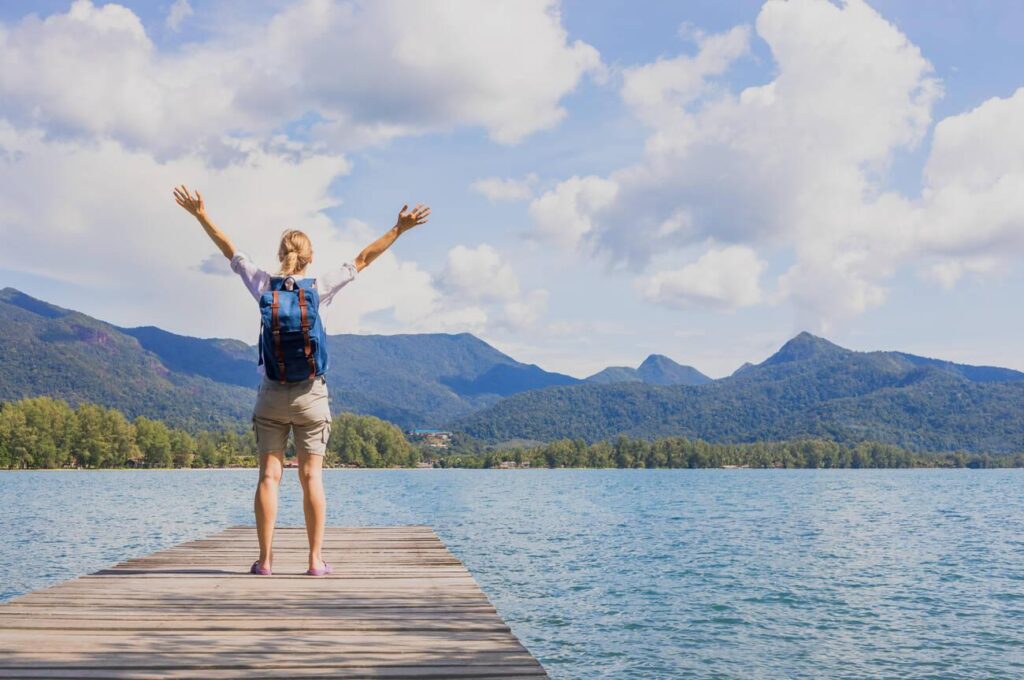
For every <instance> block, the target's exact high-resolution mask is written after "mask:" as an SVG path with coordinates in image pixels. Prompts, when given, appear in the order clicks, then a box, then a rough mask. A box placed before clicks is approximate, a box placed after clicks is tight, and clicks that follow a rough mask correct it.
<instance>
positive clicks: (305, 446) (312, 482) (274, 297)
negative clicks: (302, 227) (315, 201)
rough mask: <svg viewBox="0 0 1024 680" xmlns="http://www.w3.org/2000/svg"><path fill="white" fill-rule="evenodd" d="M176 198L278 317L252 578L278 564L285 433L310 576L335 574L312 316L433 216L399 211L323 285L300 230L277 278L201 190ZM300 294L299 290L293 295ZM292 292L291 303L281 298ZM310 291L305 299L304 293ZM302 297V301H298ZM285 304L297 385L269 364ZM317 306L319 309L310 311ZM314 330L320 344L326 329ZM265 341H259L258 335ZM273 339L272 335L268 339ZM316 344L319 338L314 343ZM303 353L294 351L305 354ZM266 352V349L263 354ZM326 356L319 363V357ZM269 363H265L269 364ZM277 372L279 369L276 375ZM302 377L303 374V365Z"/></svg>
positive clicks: (286, 237) (320, 366)
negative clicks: (244, 248) (297, 327)
mask: <svg viewBox="0 0 1024 680" xmlns="http://www.w3.org/2000/svg"><path fill="white" fill-rule="evenodd" d="M174 198H175V200H176V201H177V202H178V205H180V206H181V207H182V208H184V209H185V210H187V211H188V212H189V213H191V214H192V215H193V216H194V217H195V218H196V219H197V220H199V224H201V225H202V227H203V229H204V230H205V231H206V234H207V235H208V236H209V237H210V239H212V240H213V242H214V244H215V245H216V246H217V248H219V249H220V252H222V253H223V254H224V257H226V258H228V259H229V260H230V261H231V269H232V271H234V272H235V273H237V274H238V275H239V276H240V277H241V278H242V281H243V282H244V283H245V285H246V287H247V288H248V289H249V292H250V293H252V295H253V297H255V298H256V300H257V301H258V302H260V305H261V310H269V309H270V308H273V312H272V313H273V317H271V316H270V312H269V311H267V312H266V314H265V316H264V319H265V324H264V325H265V326H266V325H267V321H269V319H270V318H273V320H274V323H275V327H274V329H273V333H274V334H275V336H274V337H275V339H276V340H277V341H278V345H277V347H275V346H274V345H273V344H272V343H270V342H269V341H268V344H266V345H265V344H264V343H263V337H261V344H260V348H261V353H260V356H261V361H260V365H259V369H260V372H261V373H262V374H263V378H262V380H261V383H260V389H259V395H258V396H257V398H256V406H255V408H254V409H253V429H254V430H255V432H256V441H257V445H258V449H259V454H260V477H259V483H258V484H257V486H256V499H255V503H254V510H255V513H256V534H257V536H258V538H259V544H260V556H259V559H257V560H256V561H255V562H253V564H252V567H251V568H250V569H249V571H250V572H251V573H253V574H262V575H269V574H270V573H271V565H272V563H273V559H274V553H273V550H272V544H273V536H274V521H275V519H276V517H277V490H278V487H279V485H280V482H281V472H282V470H283V468H284V450H285V446H286V444H287V441H288V433H289V431H292V433H293V435H294V442H295V452H296V455H297V456H298V460H299V480H300V481H301V483H302V494H303V501H302V506H303V511H304V512H305V516H306V533H307V535H308V538H309V569H308V570H307V571H306V573H307V574H308V575H310V576H322V575H324V574H329V573H331V566H330V565H329V564H328V563H327V562H325V561H324V559H323V557H322V556H321V554H320V552H321V548H322V546H323V537H324V516H325V514H326V503H325V501H324V488H323V478H322V476H321V471H322V466H323V456H324V453H325V451H326V449H327V439H328V436H329V435H330V427H331V412H330V406H329V404H328V397H327V382H326V378H325V377H324V376H323V374H322V371H323V370H326V347H325V346H324V345H323V344H322V343H315V344H316V345H317V348H316V351H315V352H313V353H311V351H310V335H309V324H308V323H307V316H306V315H307V313H308V314H309V315H310V317H311V318H312V319H314V324H316V323H319V321H318V319H319V313H318V312H319V308H320V307H323V306H325V305H329V304H330V303H331V300H333V299H334V296H335V294H336V293H337V292H338V291H339V290H340V289H341V288H342V287H343V286H345V285H346V284H347V283H349V282H350V281H352V280H353V279H355V277H356V274H357V273H358V272H360V271H361V270H362V269H363V268H365V267H366V266H367V265H368V264H370V263H371V262H373V260H374V259H375V258H376V257H377V256H378V255H380V254H381V253H383V252H384V251H385V250H387V249H388V247H389V246H390V245H391V244H392V243H394V242H395V239H397V238H398V237H399V236H400V235H402V234H403V233H405V232H406V231H408V230H409V229H412V228H413V227H415V226H417V225H420V224H423V223H425V222H426V221H427V216H428V215H430V208H428V207H426V206H423V205H417V206H416V207H415V208H413V209H412V210H409V206H408V205H405V206H402V210H401V211H399V213H398V221H397V222H396V224H395V226H394V227H392V228H391V229H390V230H388V232H387V233H386V234H384V235H383V236H381V237H380V238H378V239H377V240H376V241H374V242H373V243H371V244H370V245H368V246H367V247H366V248H364V249H363V251H362V252H361V253H359V255H357V256H356V259H355V260H354V261H352V262H345V263H342V265H341V266H340V267H339V268H337V269H335V270H334V271H330V272H328V273H327V274H325V275H324V276H322V277H320V278H318V279H308V278H306V267H308V266H309V265H310V264H312V262H313V248H312V244H311V243H310V241H309V237H307V236H306V235H305V234H304V233H302V232H301V231H297V230H294V229H290V230H288V231H285V232H284V234H283V235H282V236H281V243H280V246H279V247H278V251H277V256H278V259H279V260H280V261H281V266H280V270H279V272H278V274H277V275H276V276H272V275H270V274H268V273H267V272H266V271H264V270H262V269H260V268H259V267H257V266H256V265H255V264H254V263H253V262H252V261H251V260H250V259H249V258H248V257H246V255H245V254H244V253H241V252H239V251H237V250H235V247H234V245H232V243H231V241H229V240H228V238H227V236H225V235H224V233H223V232H222V231H221V230H220V229H218V228H217V227H216V225H214V224H213V222H211V221H210V218H209V217H208V216H207V214H206V208H205V206H204V204H203V197H202V196H201V195H200V194H199V192H198V191H196V192H195V196H193V195H192V193H191V192H190V191H189V189H188V187H186V186H185V185H182V186H180V187H177V188H175V189H174ZM296 289H297V290H296ZM285 290H287V291H290V294H291V295H290V296H289V295H288V294H286V293H285V292H284V291H285ZM306 291H308V292H306ZM296 294H297V298H296V297H295V295H296ZM279 297H281V298H282V299H283V298H285V297H289V299H297V300H298V301H299V302H298V306H299V308H301V313H302V335H303V336H304V338H305V359H306V360H307V361H308V362H309V367H310V370H309V372H308V376H306V377H303V378H302V379H299V380H295V379H293V378H294V371H293V370H292V371H286V370H285V366H284V362H283V360H282V361H281V363H280V364H278V363H277V362H276V361H271V360H270V357H271V356H275V355H274V350H275V349H277V350H278V354H277V355H276V357H277V358H278V359H280V358H281V356H282V353H281V352H280V322H279V319H278V316H277V315H278V313H279V311H280V307H281V305H280V304H279ZM304 305H313V306H314V307H315V309H314V310H309V309H308V307H307V306H304ZM314 330H315V331H317V332H319V333H320V334H321V337H322V324H320V325H319V326H317V327H316V328H315V329H314ZM261 335H262V334H261ZM266 335H267V336H269V333H268V334H266ZM314 339H315V338H314ZM301 344H302V342H301V341H300V348H299V349H298V350H297V351H298V352H299V353H300V355H301V352H302V349H301ZM264 347H266V348H267V349H266V350H264ZM321 355H322V356H321ZM265 359H266V360H267V361H264V360H265ZM278 366H280V369H279V368H278ZM299 371H300V372H302V373H305V368H304V366H299Z"/></svg>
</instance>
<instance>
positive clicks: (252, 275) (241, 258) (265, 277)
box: [231, 251, 270, 300]
mask: <svg viewBox="0 0 1024 680" xmlns="http://www.w3.org/2000/svg"><path fill="white" fill-rule="evenodd" d="M231 271H233V272H235V273H236V274H238V275H239V276H240V277H242V283H244V284H245V287H246V288H248V289H249V292H250V293H252V296H253V297H254V298H256V299H257V300H259V299H260V295H262V294H263V292H264V291H266V290H267V289H268V288H270V274H268V273H267V272H265V271H263V270H262V269H260V268H259V267H257V266H256V263H255V262H253V261H252V260H250V259H249V257H248V256H247V255H246V254H245V253H243V252H241V251H239V252H236V253H235V256H234V257H232V258H231Z"/></svg>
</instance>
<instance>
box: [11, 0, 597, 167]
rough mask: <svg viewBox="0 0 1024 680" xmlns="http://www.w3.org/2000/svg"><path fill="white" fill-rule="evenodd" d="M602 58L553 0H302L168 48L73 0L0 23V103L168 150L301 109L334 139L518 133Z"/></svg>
mask: <svg viewBox="0 0 1024 680" xmlns="http://www.w3.org/2000/svg"><path fill="white" fill-rule="evenodd" d="M185 8H188V3H183V4H182V3H176V4H175V5H174V6H173V7H172V9H171V13H170V14H169V15H168V18H167V20H168V22H169V24H172V23H173V24H175V25H176V24H177V23H179V22H180V21H181V20H182V19H183V18H184V17H185V16H186V15H187V12H186V9H185ZM524 45H528V46H529V49H523V46H524ZM602 68H603V67H602V65H601V61H600V57H599V55H598V53H597V51H596V50H595V49H594V48H593V47H591V46H590V45H587V44H585V43H583V42H580V41H574V42H571V43H570V42H569V41H568V37H567V35H566V32H565V30H564V28H563V27H562V25H561V17H560V15H559V11H558V8H557V5H556V4H555V3H554V2H553V1H551V0H508V1H505V2H498V3H478V2H474V1H472V0H456V1H454V2H445V3H436V2H430V1H429V0H410V1H408V2H405V1H399V0H382V1H379V2H365V3H364V2H340V1H332V0H304V1H303V2H299V3H296V4H293V5H290V6H287V7H285V8H284V9H282V10H281V11H280V12H278V13H277V14H276V15H275V16H273V17H272V18H271V20H270V21H269V22H267V23H266V25H265V26H253V27H250V28H247V29H239V28H234V29H232V30H231V31H230V32H227V31H226V32H225V33H224V34H223V35H215V36H212V37H211V38H210V39H209V40H208V41H207V42H201V43H196V44H190V45H189V46H188V49H182V50H178V51H175V52H167V53H165V52H161V51H160V50H158V49H157V48H156V46H155V45H154V44H153V42H152V40H151V39H150V38H149V36H148V35H147V34H146V31H145V28H144V27H143V25H142V22H141V21H140V20H139V18H138V17H137V16H136V15H135V14H134V13H133V12H132V11H131V10H129V9H127V8H125V7H122V6H119V5H116V4H106V5H102V6H96V5H94V4H93V3H92V2H90V0H76V1H75V2H74V4H73V5H72V6H71V8H70V9H69V10H68V12H66V13H64V14H54V15H52V16H48V17H46V18H45V19H40V18H38V17H36V16H35V15H30V16H28V17H26V18H24V19H22V20H21V21H19V22H17V23H15V24H12V25H10V26H2V30H0V102H2V103H0V115H3V116H5V117H7V118H8V119H10V120H12V121H14V122H16V123H17V124H20V125H43V126H46V127H47V128H48V130H49V131H51V132H55V131H59V132H62V133H64V134H78V135H86V136H90V135H94V134H103V135H109V136H112V137H114V138H116V139H118V140H119V141H121V142H123V143H125V144H128V145H131V146H138V147H141V148H146V149H149V150H152V151H156V152H158V153H161V154H164V155H174V154H178V153H184V152H186V151H189V150H193V149H194V148H195V147H196V145H197V144H202V143H204V142H206V141H207V140H208V139H209V138H211V137H219V136H221V135H222V134H224V133H225V131H228V130H232V131H241V132H242V133H243V134H253V135H266V134H268V133H270V132H272V131H273V130H275V129H277V128H278V127H280V126H281V125H284V124H286V123H289V122H294V121H297V120H299V119H301V118H303V117H310V116H312V118H313V119H314V120H315V123H314V124H313V125H312V127H311V129H310V133H311V135H312V137H313V138H314V139H315V140H319V141H320V142H321V143H329V144H332V145H333V146H332V148H334V149H335V150H337V149H345V148H351V147H352V146H356V145H361V144H368V143H374V142H379V141H382V140H387V139H391V138H393V137H396V136H399V135H403V134H417V133H425V132H430V131H436V130H447V129H451V128H453V127H455V126H459V125H468V126H479V127H482V128H484V129H486V130H487V131H488V133H489V134H490V136H491V137H492V138H493V139H494V140H496V141H499V142H501V143H514V142H517V141H519V140H521V139H522V138H523V137H525V136H526V135H529V134H530V133H532V132H535V131H537V130H542V129H546V128H550V127H552V126H554V125H556V124H557V123H558V122H559V121H560V120H562V118H563V117H564V116H565V113H566V112H565V109H564V108H563V107H562V106H561V104H560V103H559V102H560V100H561V98H562V97H563V96H565V95H566V94H567V93H569V92H570V91H572V90H573V89H574V88H575V87H576V85H577V84H578V82H579V81H580V79H581V78H582V77H583V76H584V75H585V74H587V73H600V72H601V70H602Z"/></svg>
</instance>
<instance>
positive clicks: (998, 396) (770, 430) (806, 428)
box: [449, 333, 1024, 453]
mask: <svg viewBox="0 0 1024 680" xmlns="http://www.w3.org/2000/svg"><path fill="white" fill-rule="evenodd" d="M449 427H450V428H453V429H458V430H462V431H465V432H467V433H468V434H470V435H473V436H476V437H480V438H482V439H484V440H487V441H491V442H500V441H508V440H513V439H526V440H542V441H548V440H552V439H556V438H560V437H570V438H576V437H579V438H582V439H584V440H585V441H587V442H593V441H598V440H601V439H605V438H608V437H613V436H616V435H619V434H623V435H626V436H632V437H644V438H654V437H661V436H684V437H690V438H700V439H705V440H708V441H713V442H749V441H756V440H779V439H792V438H798V437H824V438H828V439H834V440H836V441H840V442H854V441H861V440H875V441H881V442H886V443H891V444H896V445H899V446H904V447H907V448H909V449H912V450H929V451H943V450H965V451H980V452H989V453H1006V452H1019V451H1024V373H1021V372H1019V371H1013V370H1010V369H1001V368H994V367H971V366H964V365H961V364H954V363H951V362H943V361H938V360H933V359H925V358H923V357H916V356H913V355H907V354H903V353H899V352H855V351H851V350H848V349H844V348H842V347H839V346H837V345H834V344H832V343H831V342H828V341H827V340H824V339H822V338H818V337H815V336H813V335H810V334H808V333H801V334H800V335H798V336H797V337H795V338H793V339H792V340H790V341H789V342H787V343H786V344H785V345H784V346H783V347H782V348H781V349H780V350H779V351H778V352H777V353H775V354H774V355H772V356H771V357H769V358H768V359H767V360H766V361H764V362H762V363H761V364H758V365H755V366H749V367H746V368H744V369H743V370H742V371H738V372H737V373H735V374H733V375H732V376H730V377H728V378H723V379H721V380H716V381H714V382H711V383H708V384H706V385H700V386H679V385H675V386H657V385H646V384H641V383H624V384H612V385H595V384H583V385H573V386H567V387H551V388H547V389H543V390H535V391H532V392H527V393H523V394H517V395H514V396H511V397H508V398H506V399H504V400H502V401H501V402H499V403H498V404H496V405H494V406H492V407H490V408H487V409H484V410H483V411H480V412H478V413H475V414H472V415H470V416H468V417H465V418H461V419H458V420H456V421H454V422H452V423H450V424H449Z"/></svg>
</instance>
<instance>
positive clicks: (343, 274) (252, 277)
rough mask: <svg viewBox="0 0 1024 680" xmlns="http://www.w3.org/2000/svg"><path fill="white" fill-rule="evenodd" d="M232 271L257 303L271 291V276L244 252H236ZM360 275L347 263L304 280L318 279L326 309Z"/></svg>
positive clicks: (320, 294) (323, 304) (318, 288)
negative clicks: (239, 277) (240, 279)
mask: <svg viewBox="0 0 1024 680" xmlns="http://www.w3.org/2000/svg"><path fill="white" fill-rule="evenodd" d="M231 271H233V272H235V273H236V274H238V275H239V276H241V277H242V282H243V283H245V287H246V288H248V289H249V292H250V293H252V296H253V297H254V298H256V300H257V301H258V300H259V299H260V296H261V295H263V293H265V292H266V291H268V290H270V277H271V275H270V274H269V273H267V272H266V271H264V270H262V269H260V268H259V267H258V266H256V263H255V262H253V261H252V260H250V259H249V256H248V255H246V254H245V253H243V252H240V251H239V252H236V253H235V256H234V257H232V258H231ZM358 273H359V271H358V270H357V269H356V265H355V264H354V263H353V262H345V263H344V264H342V265H341V267H339V268H338V269H335V270H333V271H329V272H327V273H326V274H325V275H323V276H311V275H309V274H304V275H303V276H302V278H304V279H316V292H317V294H318V295H319V296H320V306H321V307H325V306H327V305H329V304H331V300H333V299H334V296H335V295H337V294H338V291H339V290H341V289H342V288H343V287H345V285H346V284H348V283H349V282H351V281H352V280H354V279H355V278H356V275H357V274H358Z"/></svg>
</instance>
